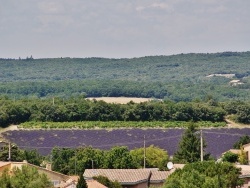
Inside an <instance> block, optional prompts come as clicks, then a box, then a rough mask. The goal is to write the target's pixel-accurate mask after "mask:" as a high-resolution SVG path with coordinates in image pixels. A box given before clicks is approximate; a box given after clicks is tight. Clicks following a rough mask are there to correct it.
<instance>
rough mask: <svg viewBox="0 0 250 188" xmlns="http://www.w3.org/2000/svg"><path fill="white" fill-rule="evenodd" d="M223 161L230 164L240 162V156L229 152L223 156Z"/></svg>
mask: <svg viewBox="0 0 250 188" xmlns="http://www.w3.org/2000/svg"><path fill="white" fill-rule="evenodd" d="M222 161H224V162H229V163H235V162H237V161H238V154H235V153H233V152H231V151H228V152H226V153H224V154H223V156H222Z"/></svg>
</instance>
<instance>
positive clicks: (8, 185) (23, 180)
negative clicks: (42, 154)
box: [0, 165, 53, 188]
mask: <svg viewBox="0 0 250 188" xmlns="http://www.w3.org/2000/svg"><path fill="white" fill-rule="evenodd" d="M0 184H1V187H2V188H17V187H18V188H33V187H36V188H50V187H53V186H52V184H51V182H50V180H49V179H48V177H47V176H46V175H45V174H39V173H38V171H37V169H36V168H33V167H29V166H25V165H23V166H22V167H21V168H14V169H13V170H12V175H11V176H10V174H9V172H8V171H5V172H4V173H3V174H2V176H1V177H0Z"/></svg>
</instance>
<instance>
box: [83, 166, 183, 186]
mask: <svg viewBox="0 0 250 188" xmlns="http://www.w3.org/2000/svg"><path fill="white" fill-rule="evenodd" d="M183 166H184V165H183ZM183 166H180V168H181V167H183ZM173 171H174V169H172V170H170V171H159V170H158V169H86V170H85V172H84V174H83V176H84V178H85V179H86V180H88V179H92V178H93V177H94V176H105V177H107V178H108V179H109V180H111V181H118V182H119V183H120V184H121V185H122V187H123V188H147V187H149V186H154V187H157V186H159V187H160V186H162V185H163V184H164V182H165V180H166V178H167V177H168V176H169V175H170V174H171V173H172V172H173Z"/></svg>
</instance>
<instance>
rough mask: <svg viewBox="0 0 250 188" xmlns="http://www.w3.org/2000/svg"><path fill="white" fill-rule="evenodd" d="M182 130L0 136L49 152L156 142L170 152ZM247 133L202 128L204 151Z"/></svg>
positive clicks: (215, 151) (216, 151) (225, 146)
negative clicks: (205, 146) (58, 148)
mask: <svg viewBox="0 0 250 188" xmlns="http://www.w3.org/2000/svg"><path fill="white" fill-rule="evenodd" d="M182 133H183V129H114V130H107V129H98V130H14V131H7V132H5V133H3V136H4V137H5V138H6V139H8V140H10V141H11V142H12V143H15V144H17V145H18V146H19V147H20V148H23V149H37V150H38V151H39V152H40V153H41V154H43V155H48V154H49V153H50V151H51V150H52V148H53V147H56V146H57V147H72V148H74V147H80V146H92V147H93V148H99V149H109V148H111V147H112V146H128V147H129V149H133V148H139V147H143V138H144V135H145V138H146V146H149V145H152V144H153V145H155V146H159V147H160V148H163V149H165V150H167V151H168V153H169V154H170V155H173V154H174V152H175V151H176V150H177V148H178V143H179V141H180V139H181V136H182ZM246 134H247V135H250V129H248V128H244V129H233V128H231V129H227V128H221V129H203V135H204V139H205V141H206V143H207V148H206V152H209V153H211V155H212V156H213V157H216V158H218V157H219V156H220V155H221V153H223V152H225V151H227V150H229V149H231V148H232V147H233V144H234V143H235V142H236V141H238V139H239V138H240V137H241V136H243V135H246Z"/></svg>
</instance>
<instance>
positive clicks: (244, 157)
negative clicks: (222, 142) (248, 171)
mask: <svg viewBox="0 0 250 188" xmlns="http://www.w3.org/2000/svg"><path fill="white" fill-rule="evenodd" d="M238 161H239V163H240V164H242V165H246V164H248V160H247V153H246V152H245V151H244V148H243V146H241V147H240V153H239V156H238Z"/></svg>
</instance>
